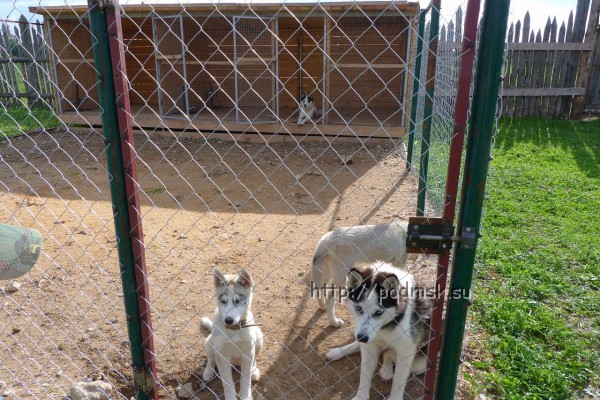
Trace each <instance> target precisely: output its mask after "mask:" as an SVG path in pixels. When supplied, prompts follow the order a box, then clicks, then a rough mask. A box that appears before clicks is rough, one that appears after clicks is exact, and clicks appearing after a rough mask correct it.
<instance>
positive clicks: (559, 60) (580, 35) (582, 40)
mask: <svg viewBox="0 0 600 400" xmlns="http://www.w3.org/2000/svg"><path fill="white" fill-rule="evenodd" d="M599 9H600V0H594V1H593V2H592V4H591V7H590V0H579V1H578V4H577V8H576V13H575V17H574V18H573V13H572V12H571V14H570V15H569V18H568V22H567V25H566V26H565V23H564V22H563V23H562V24H561V26H560V28H558V25H557V21H556V18H554V19H553V20H552V21H551V20H550V18H548V21H547V23H546V26H545V28H544V30H543V32H542V30H538V31H537V32H534V31H533V30H530V25H529V24H530V21H529V20H530V16H529V12H528V13H527V14H526V15H525V18H524V20H523V24H521V21H517V23H516V24H511V25H510V28H509V32H508V43H507V59H506V65H505V67H506V68H505V71H504V80H503V85H502V99H503V103H502V111H503V115H507V116H538V117H545V118H568V117H570V116H578V115H580V114H581V113H582V112H583V111H584V110H586V109H589V110H593V109H594V108H595V106H594V104H595V103H598V102H600V99H598V98H597V97H598V84H597V82H598V75H599V74H600V68H598V64H599V60H598V58H600V54H597V53H596V52H595V50H594V49H595V48H596V47H597V46H598V31H597V26H598V13H599ZM588 10H590V12H589V18H587V17H588ZM586 21H587V25H588V28H587V33H586V28H585V27H586ZM595 53H596V54H595ZM594 85H595V86H594Z"/></svg>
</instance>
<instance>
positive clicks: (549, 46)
mask: <svg viewBox="0 0 600 400" xmlns="http://www.w3.org/2000/svg"><path fill="white" fill-rule="evenodd" d="M507 48H508V50H534V51H535V50H545V51H548V50H549V51H561V50H567V51H591V50H592V49H593V48H594V43H551V42H550V43H536V42H533V43H508V44H507Z"/></svg>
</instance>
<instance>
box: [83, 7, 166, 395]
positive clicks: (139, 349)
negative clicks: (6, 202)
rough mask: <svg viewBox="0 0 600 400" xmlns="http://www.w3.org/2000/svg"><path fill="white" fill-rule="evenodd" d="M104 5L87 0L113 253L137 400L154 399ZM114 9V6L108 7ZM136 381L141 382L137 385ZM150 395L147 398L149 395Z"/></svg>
mask: <svg viewBox="0 0 600 400" xmlns="http://www.w3.org/2000/svg"><path fill="white" fill-rule="evenodd" d="M106 3H107V2H104V1H98V0H88V5H89V19H90V29H91V32H92V42H93V43H92V47H93V51H94V61H95V66H96V71H97V74H98V76H97V79H98V100H99V103H100V105H101V106H102V127H103V130H104V137H105V143H106V159H107V163H108V172H109V180H110V192H111V199H112V207H113V219H114V223H115V232H116V236H117V252H118V256H119V264H120V268H121V283H122V287H123V297H124V302H125V313H126V316H127V330H128V332H129V345H130V349H131V364H132V367H133V372H134V384H135V390H136V399H137V400H147V399H150V398H154V396H155V394H154V393H153V386H154V380H153V377H152V376H149V375H148V371H147V369H146V364H145V357H144V341H143V337H142V321H141V320H140V307H139V303H138V287H137V284H136V276H135V273H136V271H135V268H136V266H135V256H134V250H133V247H134V245H133V238H132V235H131V231H132V229H131V223H130V216H129V207H128V199H127V193H128V190H127V187H126V171H125V167H124V162H123V149H122V148H121V137H120V135H119V120H118V110H117V96H116V93H115V80H114V76H113V65H112V57H111V50H110V43H109V28H108V22H107V18H106V7H110V6H112V5H107V4H106ZM112 7H114V6H112ZM140 382H143V383H141V384H140ZM149 394H150V395H149ZM150 396H151V397H150Z"/></svg>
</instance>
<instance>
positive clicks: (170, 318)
mask: <svg viewBox="0 0 600 400" xmlns="http://www.w3.org/2000/svg"><path fill="white" fill-rule="evenodd" d="M135 140H136V148H137V150H138V157H139V158H138V174H139V183H140V187H141V188H142V190H143V191H144V192H143V193H142V194H141V201H142V209H141V213H142V216H143V229H144V234H145V244H146V257H147V269H148V280H149V283H150V295H151V302H152V303H151V305H152V318H153V325H154V329H155V337H154V340H155V351H156V360H157V366H158V381H159V384H160V387H161V393H160V394H161V397H162V398H175V397H176V395H175V392H176V388H177V386H178V385H179V384H182V383H187V382H192V383H193V384H194V385H195V387H199V383H200V377H201V373H202V370H203V365H204V360H205V356H204V352H203V340H202V337H201V335H200V318H201V317H202V316H204V315H209V316H212V313H213V310H214V307H215V301H214V299H213V297H212V296H213V290H212V279H211V275H210V273H211V270H212V269H213V268H214V267H219V268H221V269H222V270H223V271H225V272H230V273H231V272H234V271H236V270H237V269H240V268H246V269H247V270H248V271H250V273H251V274H252V275H253V278H254V281H255V284H256V289H255V296H254V304H253V309H254V312H255V315H256V318H257V320H258V322H261V323H263V324H264V325H263V327H262V329H263V332H264V333H265V350H264V351H263V353H262V354H261V355H260V357H259V358H258V365H259V367H260V369H261V371H262V379H261V381H260V382H259V383H257V384H256V385H255V391H256V392H257V393H258V394H259V395H260V396H262V397H263V398H267V399H308V398H316V399H346V398H350V397H352V395H353V393H354V391H355V390H356V388H357V386H358V377H359V364H360V356H359V355H358V354H357V355H355V356H352V357H349V358H347V359H345V360H341V361H338V362H332V363H326V361H325V358H324V355H325V353H326V352H327V350H328V349H330V348H331V347H333V346H337V345H341V344H345V343H348V342H349V341H350V339H351V332H352V328H351V326H352V321H351V319H350V316H349V314H348V312H347V310H346V309H345V307H344V306H338V307H337V310H338V313H339V315H340V316H341V317H342V318H343V319H344V320H345V321H346V322H347V324H346V325H345V326H344V327H343V328H341V329H333V328H330V327H328V326H327V321H326V318H325V316H324V315H323V314H322V313H321V312H320V311H318V309H317V304H316V301H314V300H312V299H310V298H309V290H308V288H309V284H310V278H309V273H308V271H309V264H310V261H311V259H312V254H313V251H314V248H315V245H316V243H317V241H318V239H319V237H320V236H321V235H323V234H324V233H325V232H327V231H328V230H330V229H332V228H334V227H336V226H349V225H355V224H361V223H379V222H389V221H391V220H406V219H407V218H408V216H411V215H413V214H414V210H415V203H416V197H417V196H416V179H415V177H414V176H413V175H411V174H406V173H405V170H404V164H405V160H404V155H403V152H402V150H401V147H395V145H394V144H393V143H387V144H383V145H382V144H375V143H373V144H371V143H370V142H369V141H366V143H365V144H364V145H360V144H358V143H347V142H346V143H344V142H336V141H334V142H332V143H327V142H323V141H307V140H303V141H301V142H300V143H296V142H288V143H273V144H271V145H267V144H266V143H235V142H228V141H220V140H208V141H206V140H203V139H180V140H177V139H176V138H174V137H168V136H158V135H157V134H151V136H147V135H142V134H140V135H136V138H135ZM0 155H1V156H2V161H1V162H0V181H1V182H2V183H1V185H0V215H1V218H0V222H3V223H11V224H19V225H23V226H28V227H33V228H36V229H38V230H39V231H40V232H41V233H42V236H43V237H44V239H45V242H44V248H43V254H42V256H41V259H40V261H39V262H38V264H37V265H36V267H34V269H33V270H32V271H31V272H30V273H29V274H27V275H25V276H24V277H21V278H20V279H18V282H19V283H21V284H22V286H21V288H20V290H19V291H17V292H15V293H10V294H9V293H4V295H0V353H2V354H3V355H2V359H1V362H0V380H1V381H3V387H0V395H1V394H2V393H5V394H9V395H8V396H5V398H8V399H12V398H23V399H26V398H27V399H29V398H40V399H41V398H44V399H45V398H48V399H61V398H64V397H65V396H66V395H68V390H69V388H70V387H71V386H72V385H73V384H74V383H75V382H77V381H81V380H86V379H98V378H101V379H104V380H106V381H109V382H110V383H111V384H112V385H113V387H114V393H113V395H112V398H129V397H130V396H131V395H132V386H133V385H132V378H131V368H130V364H129V360H130V355H129V346H128V345H129V342H128V336H127V330H126V325H125V322H126V321H125V313H124V309H123V298H122V294H121V282H120V276H119V268H118V259H117V251H116V241H115V236H114V225H113V221H112V218H111V207H110V193H109V185H108V179H107V177H108V173H107V171H106V160H105V157H104V143H103V137H102V136H101V134H100V133H98V132H93V131H87V132H79V133H72V132H53V133H51V134H47V133H46V134H39V135H31V136H23V137H20V138H14V139H11V140H10V141H4V142H0ZM344 156H351V157H352V163H350V164H347V165H343V164H342V163H341V162H340V157H344ZM408 268H409V270H410V271H411V272H413V273H415V274H416V275H418V276H419V277H420V278H422V279H424V280H426V281H429V282H431V281H433V280H434V270H433V268H431V267H428V266H426V265H425V264H424V263H423V262H419V263H415V264H412V265H409V266H408ZM0 284H2V285H4V286H5V287H6V286H7V285H8V284H9V282H0ZM422 379H423V376H422V375H420V376H416V377H413V378H412V380H411V384H410V390H408V391H407V394H408V395H407V396H406V397H405V398H416V397H419V395H420V393H421V392H422V388H421V384H420V380H422ZM374 388H375V389H374V390H372V392H371V393H372V394H373V395H375V397H372V398H382V396H384V395H385V394H387V393H389V390H390V388H391V384H390V383H383V382H382V381H381V380H380V379H379V378H378V377H377V378H375V379H374ZM9 391H12V392H13V393H14V394H13V395H10V393H8V392H9ZM220 394H222V388H221V384H220V381H219V380H218V379H216V380H214V381H213V382H211V383H210V384H209V385H208V387H207V388H206V389H205V390H203V391H201V392H199V393H198V394H197V396H198V398H200V399H214V398H218V397H219V395H220ZM258 394H257V396H256V397H257V398H258V397H260V396H259V395H258Z"/></svg>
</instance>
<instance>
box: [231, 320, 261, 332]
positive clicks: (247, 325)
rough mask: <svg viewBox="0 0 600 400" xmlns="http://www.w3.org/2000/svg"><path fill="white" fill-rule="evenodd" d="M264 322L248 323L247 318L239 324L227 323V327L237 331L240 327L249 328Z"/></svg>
mask: <svg viewBox="0 0 600 400" xmlns="http://www.w3.org/2000/svg"><path fill="white" fill-rule="evenodd" d="M261 325H262V324H247V323H246V320H245V319H243V320H241V321H240V323H239V324H235V325H227V324H226V325H225V329H229V330H232V331H237V330H238V329H242V328H248V327H250V326H261Z"/></svg>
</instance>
